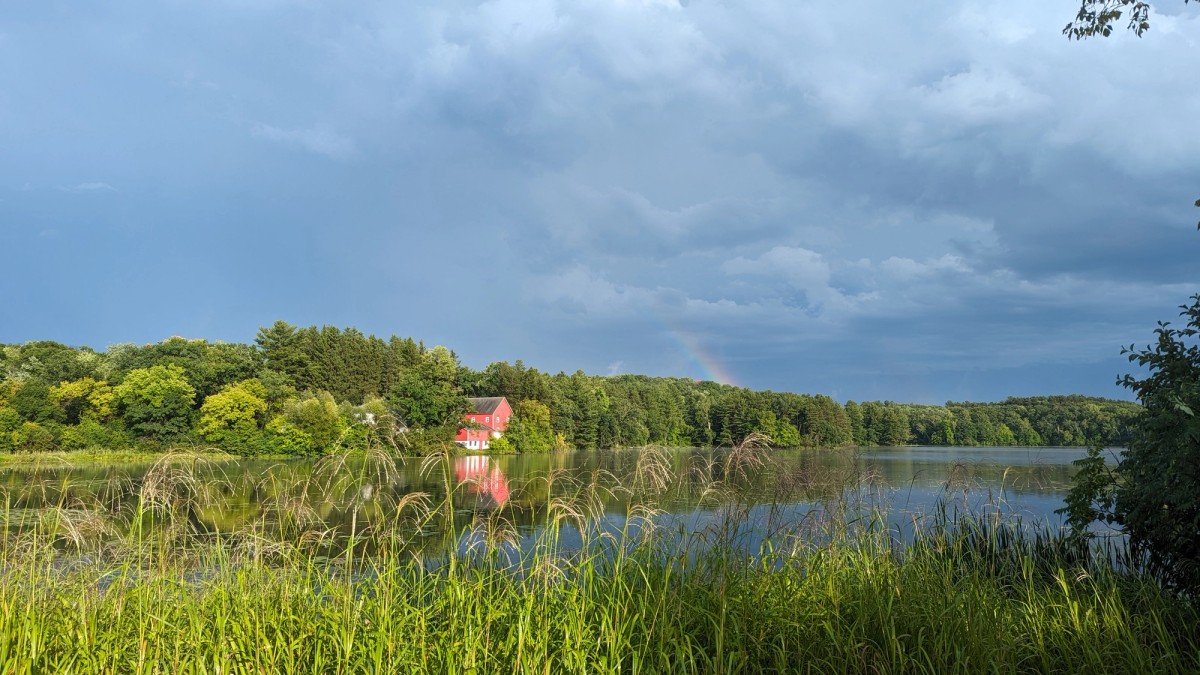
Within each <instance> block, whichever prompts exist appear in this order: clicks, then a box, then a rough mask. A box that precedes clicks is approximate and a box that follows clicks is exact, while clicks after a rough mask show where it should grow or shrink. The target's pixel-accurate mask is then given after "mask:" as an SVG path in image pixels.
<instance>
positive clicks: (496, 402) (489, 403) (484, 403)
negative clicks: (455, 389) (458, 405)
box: [467, 396, 504, 415]
mask: <svg viewBox="0 0 1200 675" xmlns="http://www.w3.org/2000/svg"><path fill="white" fill-rule="evenodd" d="M467 400H468V401H470V402H471V407H472V408H474V409H475V412H476V413H478V414H481V415H489V414H491V413H494V412H496V408H499V407H500V402H501V401H503V400H504V397H503V396H485V397H483V398H469V399H467Z"/></svg>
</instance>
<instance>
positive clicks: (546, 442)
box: [490, 399, 555, 453]
mask: <svg viewBox="0 0 1200 675" xmlns="http://www.w3.org/2000/svg"><path fill="white" fill-rule="evenodd" d="M499 440H502V441H504V443H503V444H502V445H501V447H500V448H496V447H495V445H496V441H499ZM490 445H491V446H492V448H491V450H492V452H497V453H501V452H506V451H509V450H511V451H512V452H549V451H551V450H553V449H554V445H555V443H554V430H553V429H552V428H551V427H550V409H549V408H547V407H546V405H545V404H544V403H541V402H540V401H535V400H533V399H526V400H524V401H520V402H519V403H517V405H516V409H515V410H514V411H513V418H512V421H511V422H509V425H508V430H507V431H505V432H504V435H503V436H502V437H501V438H498V439H494V440H493V441H492V442H491V443H490Z"/></svg>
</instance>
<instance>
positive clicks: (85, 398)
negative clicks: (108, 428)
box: [49, 377, 115, 424]
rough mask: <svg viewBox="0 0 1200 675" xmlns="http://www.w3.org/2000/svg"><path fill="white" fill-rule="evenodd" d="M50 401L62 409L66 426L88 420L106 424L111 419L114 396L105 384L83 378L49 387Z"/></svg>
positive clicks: (101, 381) (110, 388)
mask: <svg viewBox="0 0 1200 675" xmlns="http://www.w3.org/2000/svg"><path fill="white" fill-rule="evenodd" d="M49 396H50V401H51V402H52V403H54V404H55V405H57V406H58V407H59V408H61V409H62V413H63V416H64V417H65V420H66V423H67V424H79V422H80V421H81V420H84V419H90V420H96V421H99V422H107V421H108V420H110V419H112V417H113V413H114V410H113V406H114V404H115V394H113V389H112V387H110V386H109V385H108V383H107V382H105V381H103V380H100V381H96V380H94V379H92V378H90V377H85V378H82V379H79V380H74V381H71V382H62V383H60V384H58V385H57V386H54V387H50V392H49Z"/></svg>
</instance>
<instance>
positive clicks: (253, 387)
mask: <svg viewBox="0 0 1200 675" xmlns="http://www.w3.org/2000/svg"><path fill="white" fill-rule="evenodd" d="M266 396H267V389H266V387H264V386H263V385H262V383H261V382H259V381H258V380H243V381H241V382H238V383H237V384H231V385H229V386H227V387H225V388H224V389H222V390H221V391H220V392H218V393H216V394H213V395H212V396H209V397H208V398H206V399H204V405H202V406H200V422H199V425H198V426H197V429H196V430H197V431H198V432H199V433H200V435H201V436H203V437H204V439H205V440H207V441H209V442H211V443H216V444H218V445H220V446H222V447H224V448H227V449H229V450H233V451H234V452H238V453H241V454H248V453H250V452H252V451H253V450H254V449H256V447H257V446H258V445H259V444H258V443H257V441H258V435H259V433H258V432H259V430H260V425H261V423H262V421H263V419H262V418H263V417H264V416H265V415H266V412H267V399H266Z"/></svg>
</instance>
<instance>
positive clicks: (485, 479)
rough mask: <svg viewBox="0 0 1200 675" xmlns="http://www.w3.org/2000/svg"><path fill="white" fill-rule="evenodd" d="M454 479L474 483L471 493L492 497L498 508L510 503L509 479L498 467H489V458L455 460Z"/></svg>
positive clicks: (461, 458)
mask: <svg viewBox="0 0 1200 675" xmlns="http://www.w3.org/2000/svg"><path fill="white" fill-rule="evenodd" d="M454 477H455V478H457V479H458V482H460V483H467V482H470V483H472V486H471V492H474V493H476V494H483V495H487V496H488V497H491V498H492V500H493V501H495V502H496V506H504V502H507V501H508V479H507V478H505V476H504V472H503V471H501V470H500V467H498V466H492V467H489V466H488V458H487V457H459V458H457V459H455V460H454Z"/></svg>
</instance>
